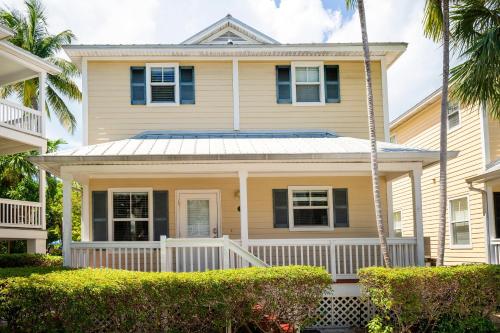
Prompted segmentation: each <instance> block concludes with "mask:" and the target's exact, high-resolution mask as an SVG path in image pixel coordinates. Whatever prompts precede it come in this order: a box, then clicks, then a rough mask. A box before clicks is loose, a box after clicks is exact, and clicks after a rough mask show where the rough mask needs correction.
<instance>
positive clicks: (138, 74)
mask: <svg viewBox="0 0 500 333" xmlns="http://www.w3.org/2000/svg"><path fill="white" fill-rule="evenodd" d="M131 73H132V83H142V84H144V81H145V80H144V69H142V68H133V69H132V71H131Z"/></svg>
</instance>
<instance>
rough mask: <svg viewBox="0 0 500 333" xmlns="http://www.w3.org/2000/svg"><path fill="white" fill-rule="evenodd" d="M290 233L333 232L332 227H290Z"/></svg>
mask: <svg viewBox="0 0 500 333" xmlns="http://www.w3.org/2000/svg"><path fill="white" fill-rule="evenodd" d="M289 230H290V231H333V230H334V228H332V227H290V228H289Z"/></svg>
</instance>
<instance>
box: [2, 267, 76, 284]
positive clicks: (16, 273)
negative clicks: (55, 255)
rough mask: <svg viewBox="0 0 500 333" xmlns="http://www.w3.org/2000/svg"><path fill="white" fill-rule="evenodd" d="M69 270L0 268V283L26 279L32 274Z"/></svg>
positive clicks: (63, 268) (61, 268)
mask: <svg viewBox="0 0 500 333" xmlns="http://www.w3.org/2000/svg"><path fill="white" fill-rule="evenodd" d="M68 269H69V268H65V267H59V266H54V267H8V268H0V283H2V282H3V281H2V280H4V279H6V278H11V277H27V276H30V275H32V274H48V273H52V272H55V271H62V270H68Z"/></svg>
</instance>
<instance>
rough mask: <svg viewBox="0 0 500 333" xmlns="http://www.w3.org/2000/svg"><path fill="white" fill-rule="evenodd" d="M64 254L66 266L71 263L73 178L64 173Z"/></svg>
mask: <svg viewBox="0 0 500 333" xmlns="http://www.w3.org/2000/svg"><path fill="white" fill-rule="evenodd" d="M62 180H63V226H62V227H63V228H62V233H63V239H62V241H63V256H64V266H69V265H70V264H71V238H72V237H71V234H72V229H73V226H72V224H73V223H72V220H71V218H72V216H71V215H72V214H71V213H72V204H71V187H72V182H73V179H72V177H71V176H69V175H63V176H62Z"/></svg>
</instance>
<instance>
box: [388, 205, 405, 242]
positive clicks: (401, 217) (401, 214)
mask: <svg viewBox="0 0 500 333" xmlns="http://www.w3.org/2000/svg"><path fill="white" fill-rule="evenodd" d="M396 213H399V219H400V220H399V223H400V230H401V237H403V210H402V209H394V210H393V211H392V214H391V220H392V225H391V230H390V232H389V235H390V237H397V236H395V234H396V226H395V224H394V214H396ZM391 233H392V235H391ZM398 238H399V237H398Z"/></svg>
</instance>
